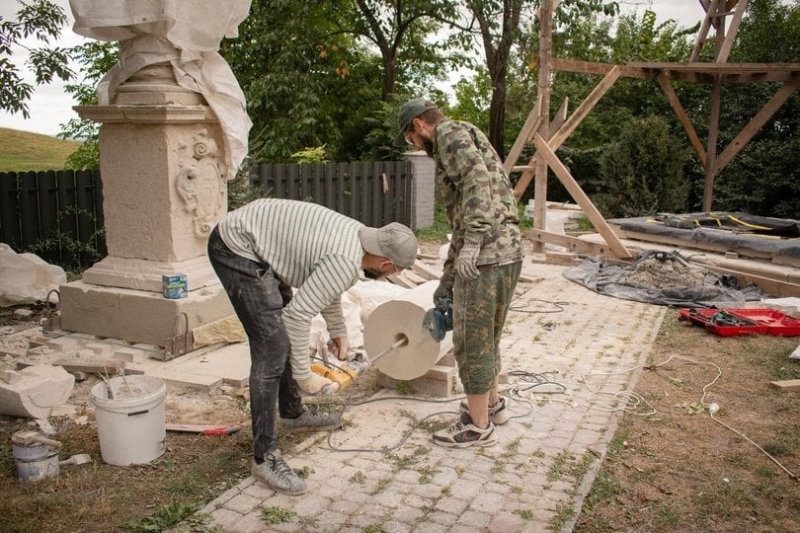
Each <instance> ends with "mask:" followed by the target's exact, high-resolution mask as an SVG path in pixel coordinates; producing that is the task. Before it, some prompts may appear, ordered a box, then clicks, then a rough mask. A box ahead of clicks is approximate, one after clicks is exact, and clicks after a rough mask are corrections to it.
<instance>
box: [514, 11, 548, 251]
mask: <svg viewBox="0 0 800 533" xmlns="http://www.w3.org/2000/svg"><path fill="white" fill-rule="evenodd" d="M553 4H554V2H553V0H544V1H543V2H541V4H540V5H541V7H540V11H539V15H540V16H539V79H538V82H537V91H538V94H539V127H538V133H537V132H535V135H536V136H537V137H543V138H546V139H549V138H550V84H551V75H550V73H551V72H552V66H551V61H550V60H551V58H552V56H553V11H554V5H553ZM533 166H535V167H536V170H535V171H534V172H535V175H536V181H535V182H534V184H533V186H534V191H533V225H534V227H536V228H539V229H544V228H545V227H546V224H547V221H546V217H547V163H545V162H544V161H542V160H541V158H540V159H539V160H538V161H536V163H535V165H533ZM526 174H527V173H526ZM524 175H525V174H523V176H524ZM521 177H522V176H521ZM529 179H530V178H529ZM533 251H534V252H543V251H544V248H543V247H542V245H539V244H536V243H534V245H533Z"/></svg>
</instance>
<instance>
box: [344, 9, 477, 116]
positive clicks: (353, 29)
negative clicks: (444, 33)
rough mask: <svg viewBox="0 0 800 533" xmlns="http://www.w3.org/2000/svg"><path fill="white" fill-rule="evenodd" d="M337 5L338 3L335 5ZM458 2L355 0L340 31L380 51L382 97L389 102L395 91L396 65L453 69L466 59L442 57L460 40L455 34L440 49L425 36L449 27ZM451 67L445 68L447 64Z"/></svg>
mask: <svg viewBox="0 0 800 533" xmlns="http://www.w3.org/2000/svg"><path fill="white" fill-rule="evenodd" d="M335 3H337V4H338V2H335ZM457 12H458V11H457V3H455V2H450V1H440V0H355V10H354V11H353V12H352V14H350V15H349V16H346V17H344V20H348V21H352V25H349V23H345V24H344V25H343V27H342V30H343V31H346V32H349V33H351V34H353V35H355V36H358V37H363V38H365V39H367V40H368V41H370V42H371V43H372V44H373V45H374V46H375V47H376V48H377V49H378V51H379V52H380V56H381V63H382V66H383V87H382V90H381V98H382V100H383V101H388V100H389V98H390V96H391V95H392V94H394V93H395V92H396V83H397V78H398V69H399V68H402V67H399V66H398V64H399V65H412V64H413V65H415V66H416V67H417V68H419V67H421V66H424V68H425V69H426V71H427V72H428V73H429V74H432V73H433V72H434V71H433V70H432V69H431V67H437V70H439V71H440V74H441V68H442V67H446V68H447V69H450V68H452V67H453V66H454V65H458V64H463V63H464V61H465V58H464V57H462V56H460V55H458V54H454V55H450V56H445V55H444V51H445V50H451V49H452V47H453V46H454V44H455V43H457V42H458V41H459V39H458V36H457V35H453V36H451V37H450V38H448V39H445V42H444V43H439V46H431V44H430V43H427V42H426V40H427V37H428V36H429V35H431V34H435V33H436V31H437V30H438V29H440V26H441V22H444V23H446V24H448V25H449V24H450V21H452V20H453V19H454V18H455V17H456V16H457ZM448 61H449V62H450V63H451V64H450V65H447V62H448Z"/></svg>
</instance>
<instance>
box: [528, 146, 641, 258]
mask: <svg viewBox="0 0 800 533" xmlns="http://www.w3.org/2000/svg"><path fill="white" fill-rule="evenodd" d="M534 142H535V144H536V149H537V151H538V153H539V155H540V156H541V157H542V159H543V160H544V161H545V162H546V163H547V164H548V166H550V168H552V169H553V172H555V174H556V176H558V179H559V180H561V183H562V184H563V185H564V188H565V189H567V191H568V192H569V193H570V195H572V197H573V198H574V199H575V201H576V202H578V205H579V206H581V209H583V212H584V213H586V217H587V218H588V219H589V220H590V221H591V223H592V224H593V225H594V227H595V229H597V232H598V233H600V235H602V236H603V238H604V239H605V240H606V242H607V243H608V246H609V247H610V248H611V251H612V252H614V255H615V256H616V257H618V258H620V259H629V258H630V257H631V254H630V252H628V250H626V249H625V246H624V245H623V244H622V242H621V241H620V240H619V238H617V236H616V235H615V234H614V232H613V231H612V229H611V227H610V226H609V225H608V223H607V222H606V221H605V219H604V218H603V215H601V214H600V211H598V210H597V208H596V207H595V205H594V204H593V203H592V201H591V200H590V199H589V197H588V196H586V193H585V192H583V189H581V186H580V185H579V184H578V182H577V181H575V178H573V177H572V175H571V174H570V173H569V170H568V169H567V167H565V166H564V164H563V163H562V162H561V160H559V159H558V156H557V155H556V153H555V152H554V151H553V150H552V149H551V148H550V146H548V144H547V141H545V140H544V138H542V136H541V135H538V134H537V135H536V136H535V137H534Z"/></svg>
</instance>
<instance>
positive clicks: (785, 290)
mask: <svg viewBox="0 0 800 533" xmlns="http://www.w3.org/2000/svg"><path fill="white" fill-rule="evenodd" d="M689 261H692V258H691V257H690V258H689ZM703 267H704V268H706V269H708V270H711V271H712V272H716V273H717V274H725V275H727V276H733V277H735V278H736V279H738V280H739V284H740V285H741V286H746V285H749V284H750V283H755V284H756V285H758V286H759V287H760V288H761V290H763V291H764V292H766V293H767V294H770V295H772V296H775V297H778V298H789V297H795V296H800V284H798V283H792V282H789V281H782V280H779V279H775V278H770V277H766V276H759V275H756V274H751V273H749V272H741V271H739V270H733V269H730V268H723V267H720V266H717V265H709V264H705V263H704V264H703Z"/></svg>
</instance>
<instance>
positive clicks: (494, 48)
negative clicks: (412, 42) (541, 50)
mask: <svg viewBox="0 0 800 533" xmlns="http://www.w3.org/2000/svg"><path fill="white" fill-rule="evenodd" d="M541 3H542V0H466V1H465V6H466V8H467V10H468V11H469V13H470V14H471V17H472V19H471V20H470V21H469V22H468V23H466V24H458V23H456V24H455V27H457V28H459V29H461V30H462V31H465V32H468V33H471V34H473V35H475V36H476V37H477V38H478V39H479V42H480V43H481V47H482V49H483V54H484V60H485V62H486V68H487V70H488V72H489V77H490V79H491V81H492V101H491V104H490V106H489V141H490V142H491V143H492V145H493V146H494V148H495V149H496V150H497V152H498V153H499V154H500V156H501V157H503V156H504V155H505V110H506V99H507V94H508V86H507V78H508V72H509V66H510V63H511V54H512V49H513V48H514V47H515V46H517V45H519V44H520V38H521V35H522V32H521V26H522V25H523V24H524V25H525V26H529V27H531V28H536V31H535V34H536V35H538V23H536V22H535V17H534V12H535V10H536V8H538V7H540V5H541ZM617 11H618V6H617V2H605V1H603V0H563V1H562V2H560V3H559V4H558V7H557V8H556V10H555V11H554V17H553V25H554V28H557V27H560V26H563V25H568V24H570V23H571V22H572V21H575V20H580V18H582V17H586V16H590V15H591V14H592V13H597V12H601V13H604V14H606V15H609V16H610V15H613V14H615V13H616V12H617ZM476 25H477V28H476ZM536 49H537V50H538V41H537V45H536Z"/></svg>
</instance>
